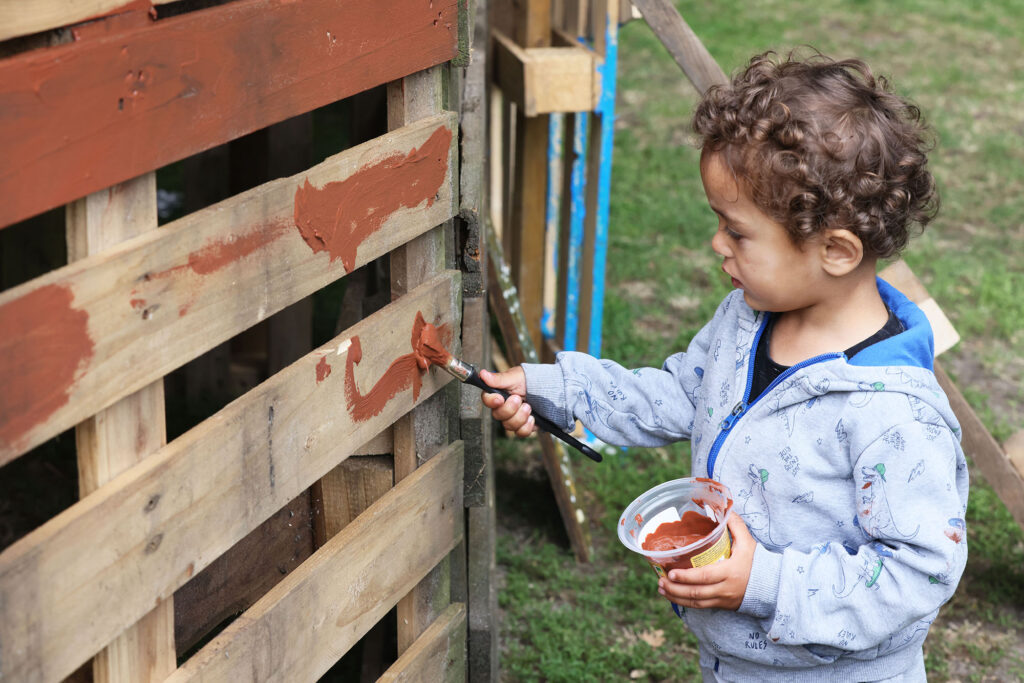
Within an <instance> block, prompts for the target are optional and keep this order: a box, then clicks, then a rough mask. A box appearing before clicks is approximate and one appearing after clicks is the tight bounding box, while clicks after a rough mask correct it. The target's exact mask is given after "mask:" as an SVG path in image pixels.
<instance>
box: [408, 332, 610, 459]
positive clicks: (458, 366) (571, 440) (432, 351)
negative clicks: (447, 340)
mask: <svg viewBox="0 0 1024 683" xmlns="http://www.w3.org/2000/svg"><path fill="white" fill-rule="evenodd" d="M417 351H418V352H419V354H420V355H421V356H423V357H424V358H426V359H427V360H428V361H430V362H431V363H433V364H434V365H436V366H438V367H439V368H442V369H443V370H445V371H446V372H447V373H448V374H449V375H451V376H452V377H454V378H455V379H457V380H459V381H460V382H462V383H464V384H471V385H473V386H474V387H476V388H478V389H481V390H483V391H485V392H487V393H489V394H498V395H499V396H501V397H502V398H504V399H506V400H508V397H509V393H508V392H507V391H505V390H504V389H496V388H494V387H492V386H490V385H489V384H487V382H485V381H483V379H482V378H481V377H480V373H479V372H477V369H476V368H475V367H473V366H472V365H470V364H469V363H466V362H464V361H461V360H459V359H458V358H456V357H455V356H453V355H452V354H451V353H450V352H449V351H448V349H446V348H445V347H444V344H442V343H441V340H440V338H439V337H438V334H437V328H435V327H434V326H433V325H431V324H429V323H428V324H427V325H425V326H424V328H423V331H422V332H421V333H420V343H419V348H418V349H417ZM533 422H534V424H535V425H537V428H538V429H542V430H544V431H545V432H548V433H549V434H551V436H553V437H555V438H557V439H561V440H562V441H564V442H565V443H567V444H569V445H570V446H572V447H573V448H575V449H576V450H578V451H579V452H580V453H582V454H583V455H585V456H587V457H588V458H590V459H591V460H593V461H594V462H601V460H602V457H601V454H600V453H598V452H597V451H595V450H594V449H593V448H591V447H590V446H588V445H587V444H585V443H583V442H582V441H580V440H579V439H577V438H576V437H574V436H572V435H571V434H566V433H565V432H564V431H562V430H561V429H560V428H559V427H558V425H556V424H555V423H554V422H552V421H551V420H549V419H547V418H546V417H544V416H543V415H540V414H538V413H537V411H533Z"/></svg>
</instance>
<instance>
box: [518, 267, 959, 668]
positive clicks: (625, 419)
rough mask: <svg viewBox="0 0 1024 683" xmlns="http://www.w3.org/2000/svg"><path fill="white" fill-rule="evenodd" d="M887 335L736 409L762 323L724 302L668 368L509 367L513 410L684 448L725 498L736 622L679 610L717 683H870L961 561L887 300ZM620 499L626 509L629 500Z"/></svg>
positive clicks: (585, 363)
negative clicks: (742, 553)
mask: <svg viewBox="0 0 1024 683" xmlns="http://www.w3.org/2000/svg"><path fill="white" fill-rule="evenodd" d="M878 288H879V293H880V294H881V295H882V298H883V300H884V301H885V302H886V304H887V305H888V306H889V308H890V309H891V310H892V311H893V313H895V315H896V317H898V318H899V319H900V321H901V322H902V323H903V326H904V328H905V331H904V332H902V333H901V334H898V335H896V336H894V337H890V338H888V339H885V340H883V341H880V342H878V343H876V344H873V345H872V346H869V347H867V348H866V349H864V350H862V351H861V352H860V353H858V354H856V355H855V356H854V357H853V358H851V359H847V358H846V356H845V355H844V354H842V353H833V354H825V355H821V356H817V357H815V358H811V359H809V360H806V361H804V362H802V363H799V364H797V365H795V366H793V367H792V368H790V369H789V370H787V371H786V372H784V373H783V374H782V375H781V376H779V377H778V378H777V379H776V380H775V381H774V382H772V383H771V385H769V387H768V388H767V389H766V390H765V391H764V393H762V394H761V396H760V397H757V398H755V399H753V400H751V397H750V396H749V394H750V385H751V378H752V367H751V366H752V361H753V353H752V351H753V350H755V349H756V348H757V342H758V339H759V337H760V335H761V333H762V331H763V330H764V327H765V323H766V320H767V315H770V314H764V313H760V312H756V311H754V310H752V309H751V308H750V307H749V306H747V304H746V303H745V302H744V300H743V293H742V292H741V291H739V290H737V291H734V292H732V293H731V294H730V295H729V296H727V297H726V298H725V300H724V301H723V302H722V304H721V305H720V306H719V308H718V311H717V312H716V313H715V317H714V318H713V319H712V320H711V322H709V323H708V324H707V325H706V326H705V327H704V328H703V329H702V330H701V331H700V332H699V333H698V334H697V336H696V337H694V339H693V341H692V342H691V343H690V346H689V348H688V349H687V351H686V352H685V353H678V354H675V355H673V356H671V357H670V358H669V359H668V360H666V361H665V363H664V365H663V366H662V367H661V369H656V368H640V369H636V370H629V369H625V368H623V367H622V366H620V365H618V364H616V363H614V362H611V361H608V360H599V359H596V358H593V357H591V356H588V355H586V354H581V353H572V352H566V353H561V354H559V355H558V358H557V362H556V364H554V365H524V366H523V368H524V370H525V372H526V386H527V401H529V402H530V403H531V405H533V406H534V407H535V408H536V409H537V410H538V411H539V412H540V413H542V414H544V415H546V416H547V417H550V418H551V419H553V420H555V421H556V422H558V423H561V424H563V425H565V426H566V427H567V428H568V427H569V426H570V425H571V424H572V423H573V421H574V419H575V418H578V419H579V420H581V421H582V423H583V424H584V425H585V426H586V427H587V429H589V430H590V431H591V432H593V434H594V435H595V436H597V437H598V438H599V439H601V440H603V441H605V442H606V443H610V444H615V445H622V446H659V445H664V444H666V443H669V442H672V441H678V440H681V439H689V440H690V441H691V445H692V453H693V455H692V467H693V469H692V473H693V474H694V475H696V476H707V477H711V478H713V479H716V480H718V481H720V482H722V483H724V484H725V485H726V486H728V487H729V489H730V491H731V492H732V495H733V499H734V501H735V503H734V507H733V511H734V512H735V513H738V514H739V515H740V516H741V517H742V518H743V521H744V522H746V524H747V527H748V528H749V529H750V532H751V534H752V535H753V537H754V538H755V540H756V541H757V546H756V550H755V552H754V559H753V566H752V567H751V573H750V579H749V581H748V583H747V590H746V594H745V596H744V599H743V604H742V605H741V606H740V608H739V609H738V610H737V611H730V610H720V609H694V608H690V609H686V610H682V609H680V610H678V611H679V612H681V613H682V616H683V618H684V620H685V621H686V624H687V626H689V628H690V629H691V630H692V631H693V632H694V633H695V634H696V636H697V638H698V639H699V641H700V663H701V666H703V667H706V668H710V669H713V670H715V671H716V673H717V675H718V676H719V678H721V679H723V680H738V681H746V680H757V681H787V682H790V681H803V680H815V681H872V680H879V679H884V678H889V677H892V676H895V675H897V674H900V673H902V672H904V671H907V670H908V669H909V668H910V667H911V666H912V665H913V664H914V663H915V662H917V661H919V658H920V656H921V655H920V652H921V646H922V643H923V641H924V638H925V636H926V635H927V633H928V629H929V627H930V625H931V623H932V621H933V620H934V619H935V617H936V615H937V614H938V609H939V606H940V605H942V604H943V603H945V602H946V601H947V600H948V599H949V598H950V597H951V596H952V595H953V592H954V590H955V589H956V586H957V582H958V581H959V579H960V575H961V573H962V572H963V569H964V565H965V564H966V561H967V542H966V528H965V523H964V516H965V512H966V509H967V489H968V478H967V466H966V462H965V460H964V454H963V451H962V450H961V448H960V428H959V424H958V423H957V420H956V418H955V417H954V415H953V412H952V410H951V409H950V406H949V402H948V400H947V399H946V396H945V394H944V393H943V391H942V390H941V388H940V387H939V385H938V383H937V382H936V379H935V375H934V374H933V372H932V358H933V341H932V333H931V327H930V326H929V325H928V321H927V319H926V318H925V316H924V314H923V313H922V312H921V310H920V309H919V308H918V307H917V306H916V305H914V304H913V303H912V302H911V301H909V300H908V299H907V298H906V297H905V296H903V294H901V293H900V292H898V291H897V290H896V289H894V288H893V287H891V286H890V285H889V284H888V283H886V282H884V281H882V280H880V279H879V280H878ZM635 493H636V494H637V495H639V494H640V493H642V492H641V491H636V492H635Z"/></svg>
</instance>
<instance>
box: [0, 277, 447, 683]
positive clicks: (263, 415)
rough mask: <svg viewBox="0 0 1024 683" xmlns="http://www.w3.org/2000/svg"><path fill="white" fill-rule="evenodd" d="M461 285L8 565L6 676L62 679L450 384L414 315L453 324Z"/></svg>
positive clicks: (286, 383) (81, 505) (265, 387)
mask: <svg viewBox="0 0 1024 683" xmlns="http://www.w3.org/2000/svg"><path fill="white" fill-rule="evenodd" d="M459 280H460V278H459V274H458V272H457V271H449V272H447V273H444V274H442V275H440V276H438V277H437V278H434V279H433V280H431V281H430V282H428V283H426V284H424V285H422V286H421V287H419V288H417V289H416V290H413V291H412V292H410V293H409V294H407V295H406V296H404V297H402V298H401V299H399V300H398V301H396V302H394V303H392V304H390V305H389V306H387V307H386V308H384V309H383V310H381V311H379V312H377V313H375V314H374V315H372V316H370V317H369V318H367V319H366V320H364V321H362V322H361V323H359V324H358V325H355V326H354V327H352V328H349V329H348V330H346V332H345V333H344V334H343V335H341V336H340V337H337V338H335V339H334V340H332V341H331V342H330V343H329V344H327V345H325V346H322V347H320V348H319V349H317V350H315V351H313V352H312V353H310V354H307V355H306V356H304V357H303V358H301V359H300V360H299V361H297V362H296V363H294V364H292V365H290V366H289V367H288V368H286V369H284V370H282V371H281V372H279V373H278V374H277V375H275V376H274V377H271V378H270V379H269V380H267V381H266V382H263V383H262V384H260V385H259V386H258V387H256V388H255V389H253V390H252V391H251V392H249V393H248V394H246V395H245V396H243V397H241V398H239V399H237V400H236V401H234V402H232V403H231V404H229V405H228V406H226V407H225V408H224V409H223V410H221V411H220V412H218V413H216V414H215V415H214V416H212V417H211V418H210V419H208V420H206V421H204V422H203V423H201V424H200V425H198V426H197V427H195V428H194V429H192V430H190V431H188V432H186V433H185V434H184V435H182V436H181V437H179V438H177V439H175V440H174V441H172V442H171V443H169V444H168V445H167V446H165V447H164V448H162V449H160V450H159V451H158V452H157V453H154V454H153V455H151V456H149V457H147V458H146V459H144V460H143V461H142V462H141V463H139V464H138V465H135V466H134V467H132V468H131V469H129V470H128V471H126V472H124V473H123V474H121V475H119V476H118V477H116V478H115V479H114V480H113V481H111V482H110V483H108V484H107V485H105V486H103V487H101V488H100V489H99V490H97V491H95V492H94V493H93V494H92V495H90V496H88V497H87V498H85V499H84V500H82V501H80V502H78V503H77V504H75V505H74V506H72V507H71V508H69V509H68V510H66V511H65V512H63V513H61V514H60V515H58V516H57V517H55V518H53V519H52V520H50V521H49V522H47V523H46V524H44V525H43V526H42V527H40V528H39V529H37V530H35V531H33V532H32V533H30V534H28V535H27V536H25V537H24V538H22V539H21V540H20V541H18V542H16V543H15V544H13V545H11V546H10V547H8V548H7V549H6V550H4V552H3V553H0V610H2V612H3V614H4V618H3V620H0V651H2V652H3V653H4V655H3V658H2V659H0V678H3V679H4V680H17V681H38V680H45V681H48V680H55V679H59V678H61V677H62V676H65V675H67V674H68V673H70V672H71V671H73V670H74V669H75V667H77V666H78V665H79V664H81V663H82V662H84V661H85V660H86V659H88V657H89V656H91V655H92V654H93V653H94V652H96V651H98V650H99V649H100V648H101V647H103V646H104V645H106V643H108V642H110V640H111V639H113V638H114V637H115V636H116V635H117V634H118V633H120V632H121V631H122V630H124V629H125V628H126V627H128V626H129V625H131V624H133V623H135V622H136V621H138V619H139V618H141V617H142V616H143V615H144V614H145V613H146V612H148V611H149V610H150V609H151V608H152V606H153V604H154V601H155V600H157V599H162V598H166V597H168V596H170V595H171V593H172V592H173V591H174V590H176V589H177V588H179V587H181V586H182V585H184V584H185V582H186V581H187V580H188V579H189V578H190V577H191V576H193V575H194V574H195V573H196V572H199V571H201V570H202V569H204V568H205V567H206V566H207V565H209V564H210V562H211V561H212V560H214V559H215V558H217V557H218V556H219V555H221V554H222V553H224V552H225V551H226V550H227V549H228V548H230V547H231V546H232V545H233V544H234V543H236V542H237V541H238V540H239V539H241V538H243V537H244V536H245V535H246V534H247V533H249V532H250V531H252V529H254V528H256V527H257V526H258V525H259V524H260V523H262V522H263V520H264V519H266V518H267V517H269V516H270V515H271V514H273V513H274V512H275V511H277V510H279V509H281V508H282V507H283V506H284V505H285V504H286V503H288V501H290V500H292V499H293V498H295V497H296V496H298V495H299V494H300V493H302V491H304V490H305V489H306V488H307V487H309V486H310V485H311V484H312V483H313V482H314V481H316V480H317V479H319V478H320V477H322V476H323V475H324V474H325V473H326V472H327V471H329V470H330V469H331V468H333V467H334V466H336V465H337V464H338V463H339V462H341V461H342V460H344V459H345V458H346V457H348V455H349V454H350V453H351V451H352V449H353V448H354V447H355V445H356V444H360V443H365V442H366V441H368V440H369V439H370V438H371V437H372V436H373V435H375V434H378V433H380V431H381V430H382V429H383V428H384V427H385V426H386V425H388V424H391V423H392V422H394V421H395V420H396V419H397V418H398V417H400V416H401V415H403V414H405V413H406V412H408V411H409V410H411V409H412V408H413V407H414V406H415V405H416V404H418V403H421V402H422V401H424V400H426V399H427V398H428V397H429V396H431V395H432V394H433V393H435V392H436V391H437V390H439V389H440V388H441V387H442V386H444V384H445V383H446V382H447V381H448V380H449V379H450V378H449V377H448V376H447V375H443V373H440V372H437V371H431V372H427V373H425V374H424V375H422V376H421V375H420V374H419V373H418V371H417V370H416V366H415V356H414V355H413V353H412V351H413V347H412V336H413V335H415V333H416V330H417V322H416V320H417V317H418V316H422V319H423V320H425V321H426V322H432V323H433V324H435V325H438V326H443V325H448V326H453V325H454V324H455V320H456V316H457V314H458V301H459V293H460V281H459ZM361 340H372V341H366V342H363V341H361ZM418 382H422V384H421V385H419V386H418ZM417 389H418V391H417ZM460 476H461V470H460ZM459 490H460V491H461V487H460V489H459ZM83 625H87V627H83Z"/></svg>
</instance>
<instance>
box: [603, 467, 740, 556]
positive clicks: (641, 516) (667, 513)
mask: <svg viewBox="0 0 1024 683" xmlns="http://www.w3.org/2000/svg"><path fill="white" fill-rule="evenodd" d="M687 512H692V513H697V514H700V515H703V516H705V517H707V518H708V519H709V520H710V522H706V524H711V523H713V524H714V528H713V530H712V531H710V533H707V534H706V535H704V536H703V537H701V538H700V539H699V540H697V541H694V542H692V543H689V544H688V545H684V546H681V547H677V548H672V549H669V550H644V548H643V543H644V541H645V540H646V538H647V537H648V536H649V535H651V534H652V533H653V532H654V531H655V530H656V529H657V528H658V527H659V526H660V525H661V524H663V523H666V522H676V521H679V520H680V519H681V518H682V517H683V515H685V514H686V513H687ZM731 512H732V494H731V493H730V492H729V489H728V488H727V487H726V486H725V485H724V484H720V483H719V482H717V481H714V480H713V479H704V478H702V477H686V478H685V479H674V480H672V481H667V482H665V483H664V484H659V485H658V486H655V487H654V488H653V489H650V490H649V491H645V492H644V493H642V494H641V495H640V496H639V497H637V499H636V500H634V501H633V502H632V503H630V504H629V505H628V506H627V507H626V510H625V511H624V512H623V513H622V516H621V517H619V540H620V541H622V544H623V545H624V546H626V547H627V548H629V549H630V550H632V551H633V552H635V553H639V554H641V555H643V556H644V557H645V558H647V561H648V562H650V563H651V566H652V567H654V571H656V572H657V573H658V576H665V574H666V573H667V572H668V571H669V570H671V569H688V568H690V567H702V566H704V565H708V564H713V563H715V562H719V561H721V560H724V559H727V558H728V557H729V556H730V555H731V554H732V536H731V535H730V534H729V530H728V529H727V528H726V521H727V520H728V519H729V515H730V514H731Z"/></svg>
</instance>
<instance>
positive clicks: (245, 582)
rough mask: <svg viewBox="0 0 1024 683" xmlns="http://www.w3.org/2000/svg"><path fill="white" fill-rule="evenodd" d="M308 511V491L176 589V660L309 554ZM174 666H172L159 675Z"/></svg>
mask: <svg viewBox="0 0 1024 683" xmlns="http://www.w3.org/2000/svg"><path fill="white" fill-rule="evenodd" d="M311 512H312V509H311V501H310V494H309V491H308V490H307V491H304V492H302V493H301V494H300V495H299V496H298V497H297V498H295V499H294V500H292V501H290V502H289V503H288V504H287V505H285V506H284V507H283V508H281V509H280V510H278V511H276V512H275V513H274V514H273V515H271V516H270V517H269V518H267V519H266V520H265V521H264V522H263V523H262V524H260V525H259V526H258V527H256V528H255V529H253V530H252V531H251V532H249V533H248V534H247V535H246V536H245V537H244V538H243V539H242V540H240V541H238V542H237V543H235V544H234V545H233V546H231V548H230V549H229V550H228V551H227V552H225V553H224V554H223V555H221V556H220V557H218V558H217V559H216V560H214V561H213V562H212V563H210V566H208V567H207V568H206V569H204V570H202V571H201V572H199V573H198V574H196V575H195V576H193V577H192V578H191V579H190V580H189V581H188V583H186V584H185V585H184V586H182V587H181V588H179V589H178V590H177V591H175V593H174V641H175V647H176V648H177V651H178V654H179V656H180V655H183V654H184V653H185V652H187V651H189V650H190V649H192V647H193V646H194V645H195V644H196V643H197V642H199V641H200V640H202V638H203V637H204V636H206V635H207V634H208V633H209V632H210V631H212V630H213V629H214V628H216V627H217V626H220V625H221V624H223V623H224V620H225V619H229V618H231V617H234V616H236V615H238V614H239V613H241V612H242V611H244V610H246V609H248V608H249V607H250V606H252V605H253V603H255V602H256V601H257V600H259V599H260V598H261V597H263V596H264V595H265V594H266V592H267V591H268V590H270V589H271V588H273V587H274V586H276V585H277V584H278V582H280V581H281V580H282V579H283V578H284V577H285V576H287V575H288V574H289V573H290V572H293V571H295V569H296V568H298V567H299V565H301V564H302V563H303V562H304V561H305V560H306V558H308V557H309V556H310V555H312V554H313V551H314V550H315V549H316V548H315V546H314V543H313V528H312V519H311ZM175 668H176V664H175V665H172V666H171V670H170V671H168V672H166V673H165V674H164V676H165V677H166V676H169V675H170V674H171V673H173V672H174V669H175ZM160 680H163V679H160Z"/></svg>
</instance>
